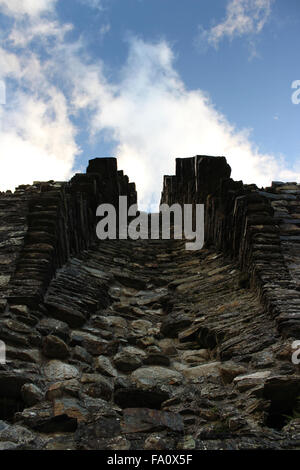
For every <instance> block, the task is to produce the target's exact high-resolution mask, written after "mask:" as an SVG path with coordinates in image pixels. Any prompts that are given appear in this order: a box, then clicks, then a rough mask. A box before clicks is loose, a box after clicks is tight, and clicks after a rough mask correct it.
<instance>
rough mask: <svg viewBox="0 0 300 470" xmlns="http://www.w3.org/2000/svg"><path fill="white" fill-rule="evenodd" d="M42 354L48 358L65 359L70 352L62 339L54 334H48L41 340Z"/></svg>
mask: <svg viewBox="0 0 300 470" xmlns="http://www.w3.org/2000/svg"><path fill="white" fill-rule="evenodd" d="M43 354H44V356H46V357H50V358H58V359H66V358H67V357H68V356H69V355H70V352H69V348H68V346H67V345H66V343H65V342H64V341H63V340H62V339H60V338H58V337H57V336H54V335H48V336H46V337H45V338H44V341H43Z"/></svg>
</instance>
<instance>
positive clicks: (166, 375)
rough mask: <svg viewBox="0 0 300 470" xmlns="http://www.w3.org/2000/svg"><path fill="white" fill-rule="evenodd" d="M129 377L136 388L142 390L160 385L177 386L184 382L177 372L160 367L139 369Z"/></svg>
mask: <svg viewBox="0 0 300 470" xmlns="http://www.w3.org/2000/svg"><path fill="white" fill-rule="evenodd" d="M131 377H132V380H133V381H134V382H135V383H136V384H137V385H138V386H140V387H143V388H151V387H156V386H160V385H179V384H181V383H182V382H183V380H184V379H183V376H182V375H181V374H180V373H179V372H177V371H175V370H172V369H169V368H167V367H161V366H151V367H141V368H140V369H137V370H135V371H134V372H133V373H132V374H131Z"/></svg>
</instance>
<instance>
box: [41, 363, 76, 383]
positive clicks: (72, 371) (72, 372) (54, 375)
mask: <svg viewBox="0 0 300 470" xmlns="http://www.w3.org/2000/svg"><path fill="white" fill-rule="evenodd" d="M44 371H45V376H46V378H47V379H48V380H53V381H57V380H68V379H74V378H76V377H78V376H79V375H80V373H79V371H78V369H77V367H75V366H72V365H70V364H67V363H65V362H61V361H57V360H52V361H49V362H48V363H47V364H46V366H45V369H44Z"/></svg>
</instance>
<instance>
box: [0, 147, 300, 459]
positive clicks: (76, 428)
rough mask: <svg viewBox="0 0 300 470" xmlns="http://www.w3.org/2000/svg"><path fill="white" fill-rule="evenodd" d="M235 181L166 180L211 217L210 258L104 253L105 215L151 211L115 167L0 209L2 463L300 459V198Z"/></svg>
mask: <svg viewBox="0 0 300 470" xmlns="http://www.w3.org/2000/svg"><path fill="white" fill-rule="evenodd" d="M230 173H231V170H230V167H229V165H228V164H227V162H226V159H225V158H224V157H207V156H196V157H194V158H187V159H177V160H176V175H175V176H165V178H164V185H163V191H162V199H161V201H162V202H165V203H167V204H170V205H171V204H172V203H175V202H176V203H180V204H185V203H190V204H197V203H202V204H205V241H206V243H205V246H204V248H203V249H202V250H199V251H187V250H185V249H184V240H182V241H181V240H138V241H134V240H104V241H99V240H98V239H97V237H96V231H95V227H96V208H97V206H98V205H99V204H101V203H111V204H115V205H117V203H118V198H119V196H120V195H126V196H127V197H128V201H129V204H133V203H135V202H136V200H137V195H136V191H135V185H134V184H133V183H129V180H128V177H127V176H125V175H124V174H123V172H122V171H118V170H117V163H116V159H113V158H109V159H106V158H103V159H93V160H91V161H90V162H89V166H88V168H87V172H86V174H76V175H75V176H74V177H73V178H72V179H71V180H70V181H69V182H54V181H49V182H35V183H34V184H33V185H30V186H28V185H24V186H19V187H18V188H17V190H16V191H15V192H14V193H13V194H12V193H11V192H6V193H1V194H0V212H1V225H0V340H2V341H4V342H5V345H6V363H5V364H0V449H47V450H48V449H101V450H102V449H103V450H104V449H109V450H123V449H130V450H134V449H151V450H162V449H167V450H175V449H296V448H298V449H299V448H300V420H299V416H300V415H299V412H300V409H299V408H300V406H299V397H300V374H299V367H300V366H299V365H297V364H295V363H293V361H292V354H293V348H292V344H293V342H294V341H295V340H300V185H297V184H296V183H281V182H274V183H272V186H271V187H268V188H265V189H259V188H257V187H256V186H255V185H244V184H243V183H242V182H241V181H233V180H232V179H231V178H230ZM297 416H298V417H297Z"/></svg>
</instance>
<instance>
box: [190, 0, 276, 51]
mask: <svg viewBox="0 0 300 470" xmlns="http://www.w3.org/2000/svg"><path fill="white" fill-rule="evenodd" d="M273 2H274V0H229V1H228V3H227V7H226V16H225V18H224V19H223V20H222V21H221V22H220V23H218V24H216V25H214V26H212V27H211V28H210V29H209V30H206V29H204V28H203V27H202V26H201V27H199V35H198V38H197V43H198V44H199V45H202V46H204V45H205V44H208V45H212V46H214V47H217V46H218V45H219V43H220V42H221V41H222V40H223V39H224V38H226V37H227V38H229V39H230V40H232V39H234V38H236V37H241V36H248V37H249V36H250V37H253V36H255V35H258V34H259V33H260V32H261V31H262V29H263V27H264V26H265V24H266V22H267V21H268V19H269V16H270V14H271V7H272V3H273ZM252 45H253V41H252Z"/></svg>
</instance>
